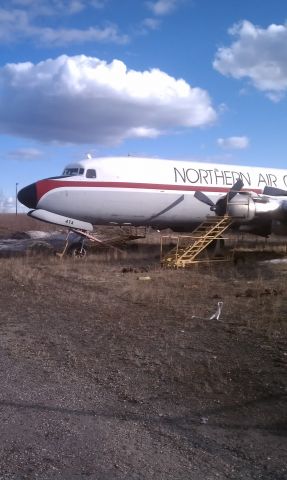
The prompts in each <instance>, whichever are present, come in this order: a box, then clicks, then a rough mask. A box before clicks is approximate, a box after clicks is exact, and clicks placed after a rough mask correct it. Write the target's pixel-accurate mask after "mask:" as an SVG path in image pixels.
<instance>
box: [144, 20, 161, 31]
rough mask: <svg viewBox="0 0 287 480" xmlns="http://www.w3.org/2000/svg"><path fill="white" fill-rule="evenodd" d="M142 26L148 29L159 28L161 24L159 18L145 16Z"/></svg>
mask: <svg viewBox="0 0 287 480" xmlns="http://www.w3.org/2000/svg"><path fill="white" fill-rule="evenodd" d="M142 26H143V27H144V29H147V30H157V29H158V28H159V26H160V20H158V19H157V18H145V19H144V20H143V21H142Z"/></svg>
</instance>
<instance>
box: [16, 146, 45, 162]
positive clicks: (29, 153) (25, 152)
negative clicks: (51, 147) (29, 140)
mask: <svg viewBox="0 0 287 480" xmlns="http://www.w3.org/2000/svg"><path fill="white" fill-rule="evenodd" d="M42 155H43V152H41V150H38V149H37V148H17V149H16V150H11V151H10V152H8V158H11V159H13V160H38V159H39V158H41V156H42Z"/></svg>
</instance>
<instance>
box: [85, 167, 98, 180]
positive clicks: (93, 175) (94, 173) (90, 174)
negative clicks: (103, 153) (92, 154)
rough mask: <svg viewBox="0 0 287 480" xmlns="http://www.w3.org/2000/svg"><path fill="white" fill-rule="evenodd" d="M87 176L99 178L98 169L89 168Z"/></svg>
mask: <svg viewBox="0 0 287 480" xmlns="http://www.w3.org/2000/svg"><path fill="white" fill-rule="evenodd" d="M86 177H87V178H97V174H96V170H94V169H93V168H89V169H88V170H87V172H86Z"/></svg>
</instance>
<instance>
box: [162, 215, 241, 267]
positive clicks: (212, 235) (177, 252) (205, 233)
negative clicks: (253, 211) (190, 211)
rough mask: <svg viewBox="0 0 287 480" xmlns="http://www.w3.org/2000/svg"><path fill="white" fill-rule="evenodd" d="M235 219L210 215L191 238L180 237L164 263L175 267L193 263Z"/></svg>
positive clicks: (163, 260) (164, 259)
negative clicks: (181, 243)
mask: <svg viewBox="0 0 287 480" xmlns="http://www.w3.org/2000/svg"><path fill="white" fill-rule="evenodd" d="M232 222H233V220H232V219H231V218H230V217H227V216H226V217H209V218H208V219H207V220H205V221H204V222H203V223H202V224H200V225H199V226H198V227H197V228H196V229H195V230H194V231H193V232H192V235H191V236H190V240H187V239H186V237H183V239H182V242H183V243H184V245H180V240H181V238H180V237H178V244H177V246H175V247H173V248H172V249H171V250H170V252H169V253H168V254H167V255H166V256H165V257H164V258H163V259H162V263H163V264H164V263H165V264H169V265H172V266H174V267H180V266H183V267H184V266H185V265H189V264H192V263H193V262H194V261H195V258H196V257H197V256H198V255H199V254H200V253H201V252H203V251H204V250H205V249H206V247H208V245H210V243H212V241H213V240H216V239H217V238H218V237H219V236H220V235H221V234H222V233H223V232H224V231H225V230H226V229H227V228H228V227H229V226H230V225H231V224H232Z"/></svg>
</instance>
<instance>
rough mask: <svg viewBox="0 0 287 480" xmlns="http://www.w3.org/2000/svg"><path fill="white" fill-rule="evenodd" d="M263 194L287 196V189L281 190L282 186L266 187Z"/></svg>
mask: <svg viewBox="0 0 287 480" xmlns="http://www.w3.org/2000/svg"><path fill="white" fill-rule="evenodd" d="M263 194H264V195H270V196H271V197H286V196H287V192H286V190H281V188H276V187H264V190H263Z"/></svg>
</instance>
